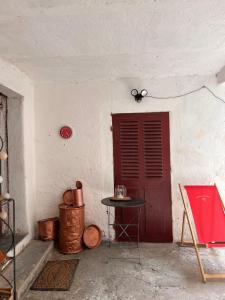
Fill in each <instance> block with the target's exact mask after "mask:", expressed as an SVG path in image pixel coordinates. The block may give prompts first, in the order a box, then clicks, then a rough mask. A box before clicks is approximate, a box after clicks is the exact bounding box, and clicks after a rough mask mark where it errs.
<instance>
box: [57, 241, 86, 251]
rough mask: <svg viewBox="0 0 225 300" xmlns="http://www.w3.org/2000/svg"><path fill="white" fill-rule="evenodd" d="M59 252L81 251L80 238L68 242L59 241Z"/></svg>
mask: <svg viewBox="0 0 225 300" xmlns="http://www.w3.org/2000/svg"><path fill="white" fill-rule="evenodd" d="M59 249H60V252H62V253H65V254H73V253H79V252H81V251H83V246H82V238H81V237H80V238H79V239H76V240H74V241H70V242H64V241H62V240H60V241H59Z"/></svg>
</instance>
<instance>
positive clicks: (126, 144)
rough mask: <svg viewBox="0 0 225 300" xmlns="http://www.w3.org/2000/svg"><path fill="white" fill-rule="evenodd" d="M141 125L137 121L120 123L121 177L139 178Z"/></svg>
mask: <svg viewBox="0 0 225 300" xmlns="http://www.w3.org/2000/svg"><path fill="white" fill-rule="evenodd" d="M138 132H139V125H138V122H135V121H124V122H123V121H122V122H121V123H120V153H121V156H120V157H121V177H122V179H123V180H126V179H128V180H129V179H138V178H139V173H140V170H139V143H138V142H139V141H138Z"/></svg>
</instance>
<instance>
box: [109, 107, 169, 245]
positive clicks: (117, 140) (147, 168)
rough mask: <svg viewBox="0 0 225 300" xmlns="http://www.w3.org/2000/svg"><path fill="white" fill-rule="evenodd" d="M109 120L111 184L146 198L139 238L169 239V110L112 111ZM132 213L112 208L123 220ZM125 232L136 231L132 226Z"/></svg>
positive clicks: (123, 221) (132, 215) (156, 240)
mask: <svg viewBox="0 0 225 300" xmlns="http://www.w3.org/2000/svg"><path fill="white" fill-rule="evenodd" d="M112 123H113V154H114V184H115V185H118V184H123V185H125V186H126V188H127V191H128V196H132V197H141V198H144V199H145V201H146V204H145V207H144V208H143V209H142V215H141V224H140V241H142V242H172V240H173V237H172V209H171V179H170V142H169V113H167V112H162V113H131V114H114V115H112ZM135 214H136V210H135V209H130V208H129V209H116V216H115V218H116V221H117V222H119V223H123V224H126V223H129V222H130V220H131V219H132V218H135ZM129 233H130V234H131V235H134V236H135V235H136V233H137V232H136V229H135V228H134V227H133V229H132V228H130V229H129ZM116 234H117V235H119V234H120V229H117V230H116ZM123 240H125V239H123Z"/></svg>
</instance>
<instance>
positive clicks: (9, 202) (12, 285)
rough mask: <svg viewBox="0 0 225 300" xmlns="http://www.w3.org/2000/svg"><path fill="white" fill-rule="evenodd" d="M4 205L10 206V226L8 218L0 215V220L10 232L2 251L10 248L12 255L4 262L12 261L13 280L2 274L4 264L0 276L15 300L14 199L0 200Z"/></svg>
mask: <svg viewBox="0 0 225 300" xmlns="http://www.w3.org/2000/svg"><path fill="white" fill-rule="evenodd" d="M4 205H7V207H8V209H10V208H11V206H12V226H11V225H10V221H9V220H8V223H7V222H6V221H5V220H3V219H2V218H1V217H0V222H2V223H3V224H5V225H6V226H7V228H8V229H9V232H10V234H11V243H10V245H9V247H8V249H7V250H6V251H4V252H5V253H6V254H7V253H8V252H9V251H10V250H12V256H10V257H7V258H6V260H7V262H6V263H5V264H8V263H10V261H12V263H13V280H12V282H10V281H9V279H8V278H6V277H5V276H4V275H3V274H2V273H3V270H4V265H3V267H2V268H1V270H0V276H1V277H2V278H3V279H4V280H5V281H6V282H7V283H8V285H9V286H10V288H11V289H12V290H13V299H14V300H16V299H17V296H16V249H15V201H14V199H4V200H1V201H0V207H2V206H4ZM0 250H1V249H0Z"/></svg>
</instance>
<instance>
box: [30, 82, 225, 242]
mask: <svg viewBox="0 0 225 300" xmlns="http://www.w3.org/2000/svg"><path fill="white" fill-rule="evenodd" d="M203 84H208V85H209V86H210V87H211V88H212V89H213V90H214V91H215V92H216V93H217V94H218V95H220V96H221V97H224V98H225V89H224V87H222V86H217V85H216V79H215V78H211V77H200V76H192V77H183V78H175V77H174V78H164V79H163V78H162V79H158V80H154V79H149V80H140V79H123V80H122V79H121V80H120V81H111V82H110V81H101V82H87V83H83V84H77V85H76V84H74V85H72V84H71V85H66V84H65V85H61V86H58V85H53V84H51V85H47V84H46V85H38V86H36V87H35V100H36V101H35V113H36V145H37V148H36V151H37V160H36V163H37V169H36V170H37V173H36V177H37V201H36V203H34V205H35V219H36V220H37V219H40V218H45V217H49V216H54V215H57V214H58V208H57V205H58V204H59V202H60V201H61V196H62V193H63V191H64V190H65V189H66V188H67V187H70V186H71V185H72V184H73V183H74V180H75V178H76V179H80V180H81V181H82V182H83V185H84V196H85V204H86V208H85V213H86V222H87V223H96V224H98V225H100V226H101V228H102V229H103V230H106V214H105V209H104V207H103V206H102V205H101V204H100V200H101V199H102V198H103V197H105V196H108V195H111V194H112V193H113V155H112V133H111V131H110V126H111V113H119V112H127V113H129V112H154V111H169V112H170V132H171V136H170V140H171V167H172V173H171V176H172V199H173V229H174V239H175V240H176V239H177V238H178V237H179V234H180V225H181V217H182V203H181V200H180V197H179V193H178V187H177V184H178V182H182V183H188V184H192V183H193V184H194V183H196V184H201V183H202V184H207V183H213V182H214V181H215V180H216V179H220V180H222V181H223V182H224V181H225V153H224V146H225V105H223V104H222V103H221V102H219V101H217V100H215V99H214V98H213V97H212V96H211V95H210V94H209V93H208V92H207V91H205V90H203V91H201V92H199V93H196V94H193V95H189V96H187V97H184V98H182V99H176V100H175V99H174V100H172V99H171V100H152V99H150V98H148V99H147V98H145V99H144V100H143V102H142V103H140V104H137V103H136V102H134V100H133V99H132V97H131V95H130V90H131V88H146V89H148V91H149V93H151V94H153V95H154V94H155V95H162V96H166V95H174V94H179V93H183V92H185V91H188V90H190V89H195V88H197V87H199V86H201V85H203ZM64 124H68V125H70V126H72V127H73V129H74V135H73V137H72V139H70V140H63V139H61V138H60V137H59V135H58V130H59V128H60V126H62V125H64Z"/></svg>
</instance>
